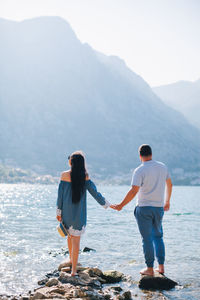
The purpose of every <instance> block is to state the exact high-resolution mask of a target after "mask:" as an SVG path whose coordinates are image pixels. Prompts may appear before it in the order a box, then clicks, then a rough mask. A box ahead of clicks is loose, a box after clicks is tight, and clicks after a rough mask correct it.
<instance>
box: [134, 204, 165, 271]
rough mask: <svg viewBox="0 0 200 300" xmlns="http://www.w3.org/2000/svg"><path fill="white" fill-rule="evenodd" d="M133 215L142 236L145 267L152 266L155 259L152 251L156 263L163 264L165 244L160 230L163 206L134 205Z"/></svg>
mask: <svg viewBox="0 0 200 300" xmlns="http://www.w3.org/2000/svg"><path fill="white" fill-rule="evenodd" d="M134 215H135V218H136V220H137V224H138V228H139V231H140V234H141V236H142V242H143V251H144V257H145V263H146V265H147V267H153V264H154V259H155V255H154V251H155V253H156V258H157V260H158V263H159V264H160V265H163V264H164V261H165V245H164V242H163V230H162V218H163V215H164V209H163V207H154V206H142V207H140V206H136V208H135V211H134ZM154 248H155V250H154Z"/></svg>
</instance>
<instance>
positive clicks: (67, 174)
mask: <svg viewBox="0 0 200 300" xmlns="http://www.w3.org/2000/svg"><path fill="white" fill-rule="evenodd" d="M60 180H62V181H67V182H71V170H67V171H64V172H62V173H61V176H60ZM85 180H90V176H89V174H88V173H86V176H85Z"/></svg>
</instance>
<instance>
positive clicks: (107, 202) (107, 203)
mask: <svg viewBox="0 0 200 300" xmlns="http://www.w3.org/2000/svg"><path fill="white" fill-rule="evenodd" d="M103 207H104V208H105V209H107V208H108V207H110V202H109V201H108V200H106V199H105V204H104V205H103Z"/></svg>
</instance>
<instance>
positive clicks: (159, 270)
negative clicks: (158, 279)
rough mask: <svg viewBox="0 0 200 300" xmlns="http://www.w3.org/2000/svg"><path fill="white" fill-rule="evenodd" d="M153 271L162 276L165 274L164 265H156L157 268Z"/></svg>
mask: <svg viewBox="0 0 200 300" xmlns="http://www.w3.org/2000/svg"><path fill="white" fill-rule="evenodd" d="M155 271H156V272H158V273H160V274H162V275H163V274H164V273H165V269H164V265H158V268H157V269H155Z"/></svg>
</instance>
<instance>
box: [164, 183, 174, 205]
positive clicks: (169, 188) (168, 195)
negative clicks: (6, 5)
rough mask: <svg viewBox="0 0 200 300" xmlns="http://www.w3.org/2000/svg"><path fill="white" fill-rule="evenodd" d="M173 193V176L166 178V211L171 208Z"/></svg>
mask: <svg viewBox="0 0 200 300" xmlns="http://www.w3.org/2000/svg"><path fill="white" fill-rule="evenodd" d="M171 194H172V181H171V178H168V179H167V180H166V198H165V205H164V211H168V210H169V209H170V198H171Z"/></svg>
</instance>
